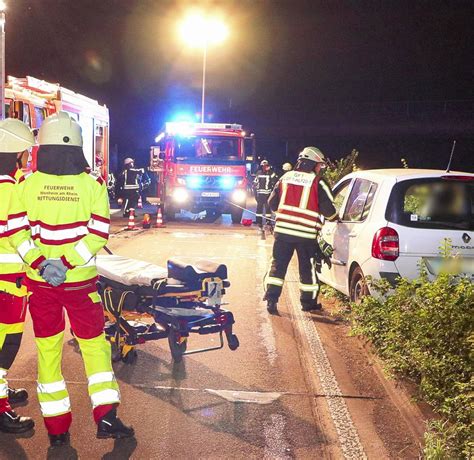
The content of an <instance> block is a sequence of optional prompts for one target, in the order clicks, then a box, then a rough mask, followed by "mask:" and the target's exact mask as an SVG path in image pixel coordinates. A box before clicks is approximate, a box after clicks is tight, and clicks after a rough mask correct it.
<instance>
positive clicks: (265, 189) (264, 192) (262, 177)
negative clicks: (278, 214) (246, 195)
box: [253, 160, 278, 227]
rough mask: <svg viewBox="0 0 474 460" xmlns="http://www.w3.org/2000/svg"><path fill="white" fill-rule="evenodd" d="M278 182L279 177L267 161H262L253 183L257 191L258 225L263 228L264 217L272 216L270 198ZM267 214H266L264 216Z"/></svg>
mask: <svg viewBox="0 0 474 460" xmlns="http://www.w3.org/2000/svg"><path fill="white" fill-rule="evenodd" d="M277 181H278V176H277V175H276V174H275V172H274V171H273V169H272V167H271V166H270V164H269V163H268V161H267V160H262V162H261V163H260V168H259V169H258V170H257V173H256V175H255V179H254V181H253V184H254V189H255V199H256V200H257V219H256V221H257V225H258V226H259V227H262V217H263V215H265V217H270V216H271V210H270V207H269V205H268V198H269V196H270V193H272V190H273V187H274V186H275V184H276V182H277ZM263 213H265V214H263Z"/></svg>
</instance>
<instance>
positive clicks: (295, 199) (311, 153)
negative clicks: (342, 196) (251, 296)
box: [264, 147, 337, 313]
mask: <svg viewBox="0 0 474 460" xmlns="http://www.w3.org/2000/svg"><path fill="white" fill-rule="evenodd" d="M324 167H325V162H324V155H323V154H322V153H321V151H320V150H319V149H317V148H316V147H306V148H305V149H303V151H302V152H301V153H300V154H299V156H298V161H297V163H296V165H295V169H294V170H293V171H290V172H287V173H286V174H285V175H283V177H282V178H281V179H280V180H279V181H278V183H277V185H276V186H275V188H274V190H273V192H272V194H271V196H270V199H269V203H270V207H271V208H272V210H274V211H276V223H275V229H274V236H275V242H274V244H273V254H272V261H271V266H270V270H269V272H268V273H267V275H266V277H265V288H266V292H265V297H264V300H266V301H267V310H268V311H269V313H277V303H278V298H279V297H280V294H281V291H282V288H283V282H284V279H285V274H286V270H287V268H288V264H289V263H290V260H291V258H292V256H293V252H294V251H296V254H297V256H298V267H299V273H300V285H299V287H300V301H301V307H302V309H303V310H304V311H311V310H320V309H321V304H320V303H318V293H319V281H318V277H317V274H316V262H317V260H316V255H317V254H319V248H318V247H317V244H318V242H317V239H318V235H319V231H320V229H321V227H322V225H323V219H322V217H321V215H322V216H324V217H325V218H327V219H329V220H334V219H335V218H336V216H337V213H336V209H335V207H334V203H333V197H332V194H331V190H330V188H329V186H328V185H327V184H326V183H325V182H324V180H323V179H321V177H320V175H319V173H320V171H321V169H322V168H324ZM324 250H325V251H326V253H328V252H330V248H329V247H327V246H325V248H324Z"/></svg>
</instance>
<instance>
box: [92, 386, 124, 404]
mask: <svg viewBox="0 0 474 460" xmlns="http://www.w3.org/2000/svg"><path fill="white" fill-rule="evenodd" d="M91 401H92V407H94V408H95V407H97V406H102V405H104V404H113V403H118V402H120V393H119V392H118V391H117V390H112V389H108V390H102V391H98V392H97V393H92V394H91Z"/></svg>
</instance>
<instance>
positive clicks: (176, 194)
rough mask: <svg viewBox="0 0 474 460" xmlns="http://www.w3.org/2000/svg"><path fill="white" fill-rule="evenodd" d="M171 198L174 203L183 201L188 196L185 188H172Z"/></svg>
mask: <svg viewBox="0 0 474 460" xmlns="http://www.w3.org/2000/svg"><path fill="white" fill-rule="evenodd" d="M172 196H173V200H174V201H175V202H176V203H184V202H185V201H186V200H187V199H188V198H189V193H188V191H187V190H186V189H185V188H181V187H178V188H175V189H174V190H173V195H172Z"/></svg>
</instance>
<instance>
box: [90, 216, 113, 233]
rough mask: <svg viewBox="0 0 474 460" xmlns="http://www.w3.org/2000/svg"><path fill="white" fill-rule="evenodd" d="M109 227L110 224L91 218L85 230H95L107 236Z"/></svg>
mask: <svg viewBox="0 0 474 460" xmlns="http://www.w3.org/2000/svg"><path fill="white" fill-rule="evenodd" d="M109 227H110V224H108V223H105V222H101V221H100V220H97V219H94V218H91V220H90V221H89V223H88V225H87V228H89V229H92V230H96V231H98V232H100V233H105V234H107V235H108V234H109Z"/></svg>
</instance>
